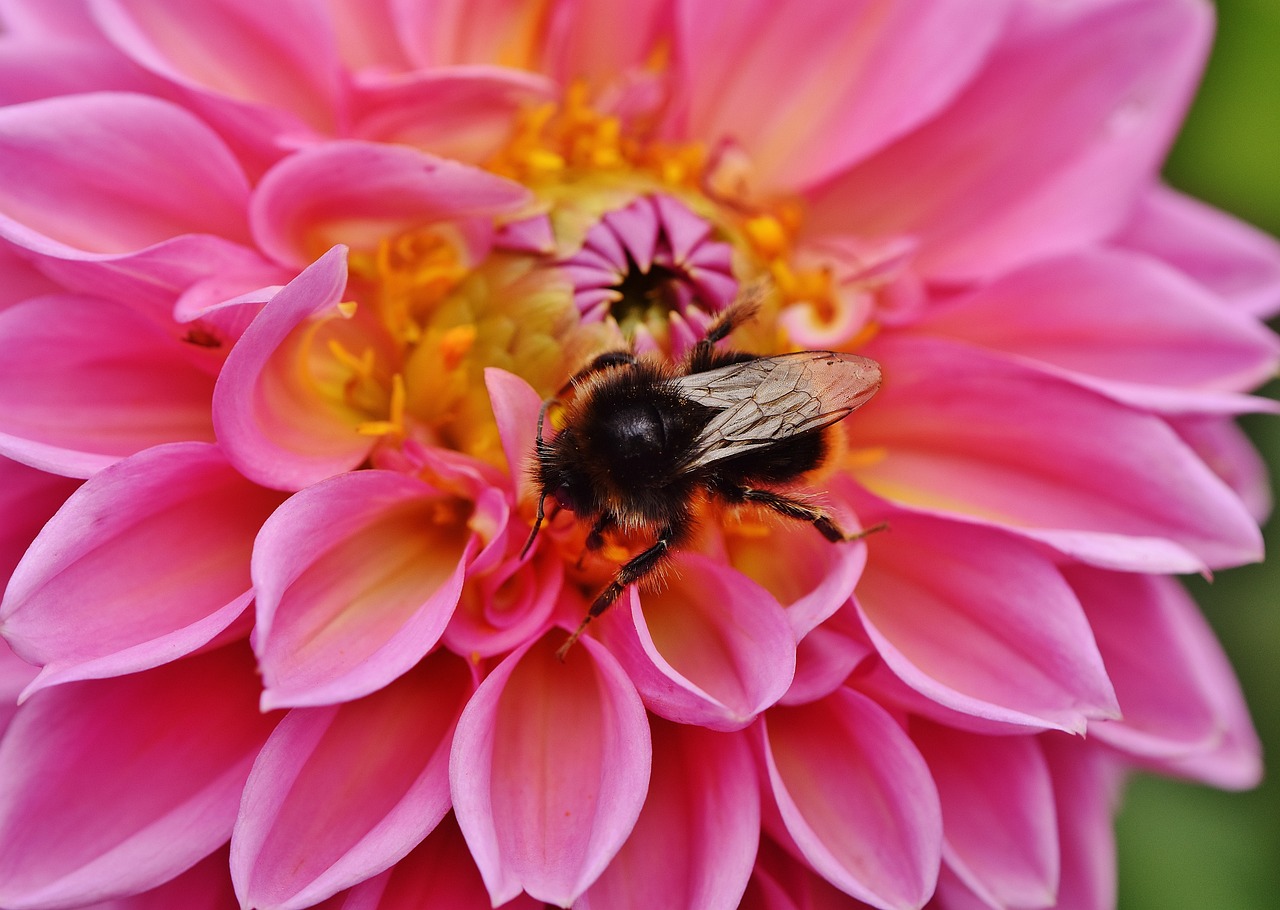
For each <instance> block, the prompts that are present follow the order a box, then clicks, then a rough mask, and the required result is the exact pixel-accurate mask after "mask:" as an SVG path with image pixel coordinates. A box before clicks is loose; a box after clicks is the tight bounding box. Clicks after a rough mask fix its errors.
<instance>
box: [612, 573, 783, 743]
mask: <svg viewBox="0 0 1280 910" xmlns="http://www.w3.org/2000/svg"><path fill="white" fill-rule="evenodd" d="M615 610H616V615H613V616H608V617H606V618H603V619H602V620H601V621H600V626H601V634H602V635H603V636H604V641H605V643H606V644H607V645H608V646H609V648H610V650H611V651H613V653H614V655H615V656H616V657H617V658H618V660H619V661H620V662H621V663H622V665H623V667H625V668H626V670H627V674H628V675H629V676H630V677H631V680H632V682H633V683H634V684H635V687H636V689H638V690H639V692H640V697H641V698H643V699H644V703H645V707H647V708H648V709H649V710H650V711H652V712H653V713H654V714H657V715H659V716H660V717H665V718H667V719H668V720H674V721H676V722H677V723H692V724H698V725H700V726H704V727H708V728H710V729H713V730H737V729H741V728H742V727H745V726H746V725H747V724H749V723H751V721H752V720H753V719H754V718H755V716H756V715H757V714H759V713H760V712H761V711H763V710H764V709H765V708H767V707H769V706H770V705H772V704H773V703H774V702H776V701H777V700H778V699H779V698H781V697H782V695H783V693H784V692H786V691H787V687H788V686H789V685H790V684H791V678H792V676H793V675H794V674H795V666H796V643H795V637H794V635H793V634H792V631H791V625H790V623H789V622H788V621H787V616H786V613H785V611H784V610H783V608H782V606H781V605H780V604H779V603H778V601H777V600H776V599H774V597H773V595H771V594H770V593H769V592H768V591H766V590H765V589H764V588H761V587H760V586H759V585H757V584H756V583H755V582H753V581H751V579H749V578H747V576H745V575H743V574H742V573H740V572H738V571H736V570H734V569H732V568H729V567H728V566H725V565H723V564H722V563H720V562H718V561H716V560H713V559H710V558H708V557H706V556H702V555H700V554H694V553H682V554H680V556H678V557H677V559H676V561H675V563H674V565H673V566H672V571H671V575H670V577H669V578H668V579H667V580H666V581H665V583H664V584H663V586H662V588H661V589H659V590H656V591H653V592H646V593H644V594H643V595H642V594H640V593H639V592H638V591H637V590H636V589H635V588H632V589H631V590H630V591H628V593H627V594H626V595H625V596H624V598H623V600H622V602H621V603H620V604H619V605H618V606H617V607H615ZM628 613H629V614H630V615H627V614H628Z"/></svg>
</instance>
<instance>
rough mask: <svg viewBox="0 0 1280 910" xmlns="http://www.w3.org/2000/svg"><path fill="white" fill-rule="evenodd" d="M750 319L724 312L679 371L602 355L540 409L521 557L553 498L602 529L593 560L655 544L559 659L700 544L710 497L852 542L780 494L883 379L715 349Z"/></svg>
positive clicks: (805, 358)
mask: <svg viewBox="0 0 1280 910" xmlns="http://www.w3.org/2000/svg"><path fill="white" fill-rule="evenodd" d="M752 312H753V308H752V307H750V306H746V305H735V306H734V307H731V308H729V309H728V310H726V311H725V313H724V314H723V315H722V317H721V318H720V319H719V320H718V321H717V322H715V323H713V324H712V326H711V328H710V329H709V330H708V332H707V334H706V336H705V337H704V338H703V339H702V340H701V341H699V342H698V343H697V344H696V345H694V347H693V349H692V350H691V351H690V352H689V355H688V356H687V358H686V359H685V360H684V362H683V363H682V364H671V363H665V362H661V361H656V360H650V359H642V358H638V357H636V356H635V355H634V354H632V353H631V352H629V351H611V352H608V353H605V354H601V355H600V356H599V357H596V358H595V360H593V361H592V362H591V363H590V364H588V365H587V366H586V367H584V368H583V369H581V370H579V371H578V372H577V373H575V374H574V375H573V376H572V377H571V378H570V379H569V381H568V382H567V383H566V384H565V385H564V387H563V388H562V389H561V390H560V392H559V393H558V394H557V395H556V397H554V398H550V399H548V400H547V401H545V402H544V403H543V405H542V410H541V411H540V412H539V414H538V429H537V435H536V442H535V447H536V449H535V453H534V454H535V457H536V461H535V463H534V468H533V471H534V477H535V480H536V482H537V484H538V486H539V488H540V491H541V492H540V495H539V497H538V507H537V514H536V516H535V518H534V524H533V530H532V532H531V533H530V535H529V539H528V541H527V542H526V543H525V546H524V550H523V551H522V552H521V556H522V557H523V556H524V554H525V553H527V552H528V550H529V547H530V546H532V545H533V541H534V539H535V538H536V537H537V535H538V529H539V528H540V527H541V526H542V521H543V518H544V517H545V506H546V501H547V499H548V497H549V498H551V499H552V500H554V502H555V503H556V504H557V505H558V506H559V507H560V508H561V509H566V510H568V511H570V512H573V513H574V514H575V515H576V516H577V517H578V519H579V520H581V521H584V522H587V521H589V522H590V523H591V526H590V531H589V532H588V534H587V538H586V547H587V550H588V551H595V550H599V549H600V548H601V547H603V546H604V542H605V535H606V534H608V533H610V532H611V531H615V530H619V531H623V532H627V533H631V532H636V531H647V532H650V533H652V535H653V543H652V544H651V545H649V546H648V547H647V548H646V549H644V550H643V551H641V552H640V553H639V554H637V555H636V556H634V557H633V558H631V559H630V560H628V561H627V562H625V563H623V564H622V565H621V566H620V567H619V568H618V570H617V573H616V575H615V576H614V578H613V581H612V582H610V583H609V585H608V586H607V587H605V589H604V590H603V591H601V592H600V594H599V595H598V596H597V597H596V599H595V601H594V602H593V603H592V604H591V607H590V609H589V610H588V612H587V615H586V616H585V617H584V618H583V620H582V622H581V623H580V624H579V626H578V628H577V629H576V630H575V631H574V633H573V634H572V635H571V636H570V637H569V639H568V640H567V641H566V642H565V643H564V645H563V646H561V648H560V649H559V651H558V652H557V654H558V655H559V656H560V658H561V659H563V658H564V655H565V653H566V652H567V651H568V649H569V648H570V647H571V646H572V645H573V643H574V642H575V641H577V640H578V638H579V637H580V636H581V635H582V632H583V630H584V629H585V628H586V626H587V624H588V623H589V622H591V620H592V619H594V618H595V617H597V616H599V615H600V614H601V613H603V612H604V611H605V610H606V609H608V608H609V606H610V605H611V604H612V603H613V602H614V601H615V600H617V599H618V597H619V596H621V594H622V592H623V591H625V590H626V588H627V586H628V585H632V584H636V583H640V582H643V581H644V580H645V579H646V578H648V577H649V576H651V575H652V574H653V573H654V572H656V571H658V570H659V569H660V568H661V567H662V565H663V563H664V562H665V561H666V560H667V559H669V558H670V555H671V553H672V551H673V550H675V549H676V548H678V547H680V546H681V545H682V544H684V543H687V542H688V541H689V539H690V537H691V536H692V533H693V530H694V514H695V509H696V506H697V503H698V502H699V500H700V499H702V498H703V497H710V498H715V499H719V500H721V501H723V502H726V503H729V504H733V505H739V504H754V505H757V506H761V507H763V508H766V509H770V510H772V511H774V512H777V513H778V514H780V515H784V516H786V517H788V518H792V519H795V520H797V521H807V522H810V523H812V524H813V526H814V527H815V528H817V530H818V531H819V532H821V533H822V535H823V536H824V537H826V538H827V539H828V540H830V541H832V542H838V541H844V540H849V539H852V536H851V535H847V534H846V533H845V532H844V531H843V530H841V528H840V527H839V526H838V525H837V524H836V523H835V521H833V520H832V518H831V516H829V515H828V514H827V513H826V512H824V511H822V510H821V509H819V508H817V507H815V506H813V505H811V504H810V503H807V502H805V501H803V500H801V499H797V498H794V497H793V496H791V495H788V494H787V493H784V492H779V491H778V489H777V488H778V487H787V486H790V485H793V484H794V483H795V482H796V481H797V480H799V479H800V478H801V477H802V476H803V475H804V474H806V473H807V472H809V471H812V470H813V469H815V468H817V467H819V466H820V465H821V464H822V462H823V460H824V458H825V457H826V456H827V454H828V452H829V450H830V439H829V435H828V432H827V431H828V430H829V429H830V428H831V427H833V426H834V425H835V424H836V423H838V422H839V421H841V420H843V419H844V418H845V417H847V416H849V414H851V413H853V411H854V410H856V409H857V408H859V407H861V406H862V405H863V404H865V403H866V402H867V400H868V399H870V398H871V396H873V395H874V394H875V393H876V390H877V389H878V388H879V387H880V367H879V365H878V364H877V363H876V362H875V361H874V360H870V359H869V358H866V357H861V356H859V355H857V354H844V353H839V352H835V351H797V352H795V353H791V354H782V355H779V356H776V357H758V356H755V355H753V354H747V353H743V352H740V351H727V350H726V351H720V350H717V349H716V347H715V345H716V343H717V342H719V341H721V340H723V339H724V338H725V337H726V336H728V335H729V333H730V332H732V331H733V330H734V328H736V327H737V326H738V325H740V324H741V323H742V322H744V321H745V320H747V319H748V318H750V316H751V314H752ZM553 405H556V406H560V407H562V408H563V420H562V421H558V422H559V423H560V425H561V426H562V429H561V430H560V431H559V432H558V433H556V434H555V435H554V436H553V437H552V438H551V439H550V440H546V439H544V438H543V425H544V421H545V418H546V414H547V410H548V409H549V408H550V407H552V406H553ZM854 536H861V535H854Z"/></svg>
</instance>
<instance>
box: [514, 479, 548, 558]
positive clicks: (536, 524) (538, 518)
mask: <svg viewBox="0 0 1280 910" xmlns="http://www.w3.org/2000/svg"><path fill="white" fill-rule="evenodd" d="M546 501H547V492H546V490H543V491H542V495H540V496H539V497H538V514H537V515H535V516H534V517H533V530H532V531H530V532H529V539H528V540H526V541H525V542H524V548H523V549H522V550H521V551H520V559H524V557H525V554H526V553H528V552H529V548H530V547H531V546H533V539H534V538H535V537H537V536H538V528H540V527H542V517H543V515H544V512H543V510H542V506H543V503H545V502H546Z"/></svg>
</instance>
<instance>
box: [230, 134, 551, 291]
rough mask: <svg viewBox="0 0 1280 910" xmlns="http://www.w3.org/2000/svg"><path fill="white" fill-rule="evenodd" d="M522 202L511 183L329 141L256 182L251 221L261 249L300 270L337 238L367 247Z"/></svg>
mask: <svg viewBox="0 0 1280 910" xmlns="http://www.w3.org/2000/svg"><path fill="white" fill-rule="evenodd" d="M529 198H530V196H529V191H528V190H526V189H525V188H524V187H522V186H520V185H519V184H517V183H513V182H511V181H510V180H506V179H504V178H502V177H498V176H495V175H493V174H490V173H488V172H486V171H482V170H480V169H479V168H475V167H470V166H469V165H465V164H460V163H458V162H456V161H450V160H448V159H445V158H437V157H434V156H432V155H427V154H425V153H423V152H419V151H416V150H414V149H411V148H407V147H404V146H396V145H379V144H377V143H373V142H355V141H342V142H328V143H325V144H323V145H319V146H314V147H311V148H308V149H304V150H303V151H300V152H297V153H296V154H293V155H290V156H289V157H288V158H286V159H285V160H284V161H282V162H281V163H280V164H278V165H276V167H274V168H272V169H271V171H269V172H268V173H267V175H266V176H265V177H263V179H262V182H261V183H259V184H258V187H257V189H256V190H255V191H254V196H253V202H252V206H251V222H252V225H253V232H254V236H255V237H256V238H257V239H258V243H259V245H260V246H261V247H262V249H263V250H265V251H266V252H267V253H269V254H270V255H272V256H274V257H276V258H277V259H278V260H280V261H281V262H283V263H288V264H290V265H297V266H301V265H305V264H306V263H307V262H309V261H310V260H311V259H312V258H313V257H314V256H315V255H317V254H318V253H319V252H320V251H322V250H325V249H328V248H329V247H330V246H332V244H333V243H334V242H335V241H336V239H337V238H338V237H341V238H342V239H343V240H344V241H345V242H350V243H352V244H353V245H356V246H364V245H373V244H374V243H375V242H376V241H377V240H378V239H379V238H382V237H386V236H390V235H394V234H396V233H398V232H400V231H404V230H407V229H409V228H416V227H421V226H423V225H426V224H432V223H436V222H452V221H457V220H460V219H466V218H486V217H492V216H494V215H498V214H502V213H506V212H512V211H514V210H516V209H517V208H519V207H520V206H522V205H524V204H525V203H526V202H527V201H528V200H529Z"/></svg>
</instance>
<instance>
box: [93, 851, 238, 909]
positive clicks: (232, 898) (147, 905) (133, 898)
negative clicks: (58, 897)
mask: <svg viewBox="0 0 1280 910" xmlns="http://www.w3.org/2000/svg"><path fill="white" fill-rule="evenodd" d="M179 907H180V908H182V910H240V902H239V901H237V900H236V892H235V889H234V888H232V887H231V874H230V873H229V872H228V871H227V851H226V850H225V849H224V850H218V851H217V852H215V853H211V854H209V855H208V856H207V857H205V858H204V859H202V860H200V862H198V863H196V864H195V865H194V866H192V867H191V868H190V869H188V870H187V871H186V872H183V873H182V874H181V875H179V876H178V877H177V878H174V879H170V880H169V881H167V882H165V883H164V884H163V885H160V886H158V887H156V888H152V889H151V890H150V891H143V892H142V893H141V894H132V895H129V896H128V897H122V898H119V899H118V900H108V901H103V902H102V903H97V904H91V905H89V906H87V907H83V908H81V910H175V908H179Z"/></svg>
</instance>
